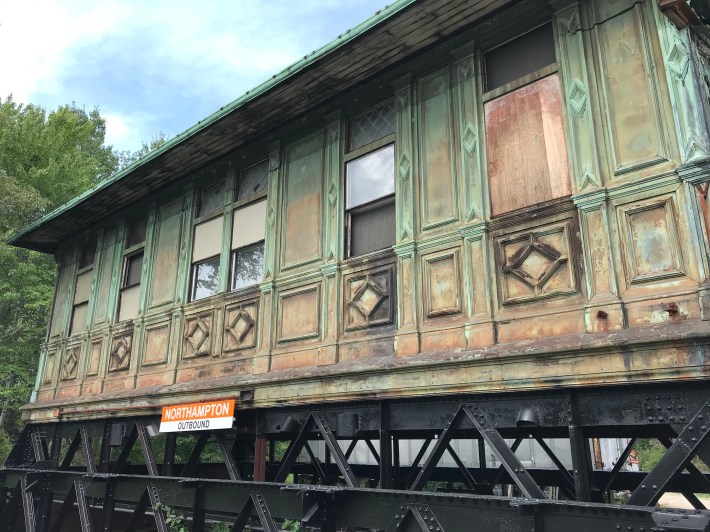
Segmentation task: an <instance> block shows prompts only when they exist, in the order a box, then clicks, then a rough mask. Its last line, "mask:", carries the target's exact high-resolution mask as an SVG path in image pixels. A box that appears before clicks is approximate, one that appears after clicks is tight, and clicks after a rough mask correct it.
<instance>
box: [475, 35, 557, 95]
mask: <svg viewBox="0 0 710 532" xmlns="http://www.w3.org/2000/svg"><path fill="white" fill-rule="evenodd" d="M556 60H557V58H556V56H555V40H554V37H553V35H552V24H545V25H544V26H540V27H539V28H537V29H534V30H532V31H530V32H528V33H526V34H524V35H521V36H520V37H518V38H516V39H513V40H512V41H510V42H507V43H505V44H503V45H501V46H499V47H498V48H494V49H493V50H490V51H489V52H486V55H485V62H486V90H489V91H490V90H493V89H496V88H498V87H500V86H502V85H505V84H506V83H510V82H511V81H514V80H516V79H518V78H522V77H523V76H526V75H528V74H530V73H532V72H535V71H536V70H540V69H541V68H543V67H546V66H547V65H551V64H552V63H554V62H555V61H556Z"/></svg>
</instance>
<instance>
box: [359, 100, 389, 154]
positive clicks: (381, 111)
mask: <svg viewBox="0 0 710 532" xmlns="http://www.w3.org/2000/svg"><path fill="white" fill-rule="evenodd" d="M394 120H395V113H394V106H393V105H392V102H387V103H385V104H383V105H380V106H379V107H375V108H374V109H372V110H371V111H369V112H367V113H364V114H361V115H358V116H355V117H353V118H351V119H350V150H356V149H357V148H361V147H362V146H365V145H366V144H370V143H371V142H374V141H376V140H378V139H381V138H382V137H386V136H387V135H391V134H392V133H394Z"/></svg>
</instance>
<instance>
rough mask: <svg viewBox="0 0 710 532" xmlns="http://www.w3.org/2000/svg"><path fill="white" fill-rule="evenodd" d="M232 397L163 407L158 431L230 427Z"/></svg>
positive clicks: (232, 407) (232, 411)
mask: <svg viewBox="0 0 710 532" xmlns="http://www.w3.org/2000/svg"><path fill="white" fill-rule="evenodd" d="M234 403H235V400H234V399H224V400H221V401H209V402H206V403H190V404H186V405H173V406H164V407H163V416H162V418H161V419H160V432H188V431H193V430H213V429H231V428H232V421H233V419H234Z"/></svg>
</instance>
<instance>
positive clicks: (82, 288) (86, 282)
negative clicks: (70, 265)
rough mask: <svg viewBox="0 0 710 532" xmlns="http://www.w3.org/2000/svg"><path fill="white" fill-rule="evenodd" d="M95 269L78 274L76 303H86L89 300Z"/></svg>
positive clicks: (75, 291)
mask: <svg viewBox="0 0 710 532" xmlns="http://www.w3.org/2000/svg"><path fill="white" fill-rule="evenodd" d="M93 276H94V270H89V271H88V272H84V273H82V274H81V275H77V276H76V290H74V303H84V302H85V301H88V300H89V293H90V292H91V280H92V277H93Z"/></svg>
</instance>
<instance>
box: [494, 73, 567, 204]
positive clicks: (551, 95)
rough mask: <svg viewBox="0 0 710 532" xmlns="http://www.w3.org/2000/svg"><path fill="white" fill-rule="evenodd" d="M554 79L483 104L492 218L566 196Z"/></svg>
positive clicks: (564, 154) (557, 90)
mask: <svg viewBox="0 0 710 532" xmlns="http://www.w3.org/2000/svg"><path fill="white" fill-rule="evenodd" d="M560 98H561V95H560V82H559V78H558V76H557V75H556V74H555V75H551V76H548V77H546V78H543V79H541V80H539V81H536V82H534V83H531V84H530V85H526V86H524V87H522V88H520V89H518V90H516V91H514V92H511V93H508V94H505V95H503V96H500V97H498V98H496V99H494V100H491V101H489V102H487V103H486V104H485V115H486V138H487V143H488V174H489V179H490V190H491V209H492V212H493V214H502V213H505V212H510V211H513V210H516V209H520V208H523V207H528V206H530V205H536V204H538V203H542V202H545V201H549V200H551V199H554V198H560V197H563V196H567V195H569V194H570V192H571V188H570V182H569V169H568V165H567V147H566V144H565V135H564V129H563V127H562V106H561V101H560Z"/></svg>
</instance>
